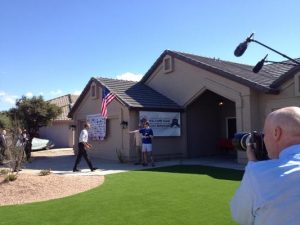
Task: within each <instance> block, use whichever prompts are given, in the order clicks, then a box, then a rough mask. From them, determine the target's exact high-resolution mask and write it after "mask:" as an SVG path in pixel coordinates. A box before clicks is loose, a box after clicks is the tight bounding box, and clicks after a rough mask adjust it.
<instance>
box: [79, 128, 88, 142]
mask: <svg viewBox="0 0 300 225" xmlns="http://www.w3.org/2000/svg"><path fill="white" fill-rule="evenodd" d="M88 139H89V134H88V131H87V129H83V130H82V131H81V132H80V135H79V143H80V142H88Z"/></svg>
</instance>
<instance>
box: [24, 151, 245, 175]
mask: <svg viewBox="0 0 300 225" xmlns="http://www.w3.org/2000/svg"><path fill="white" fill-rule="evenodd" d="M75 158H76V157H75V155H74V153H73V150H72V149H70V148H67V149H53V150H45V151H36V152H32V162H31V163H26V164H25V165H24V168H23V169H22V173H37V174H38V173H39V172H40V171H41V170H46V169H50V170H51V172H53V173H55V174H62V175H72V176H75V175H77V176H78V175H80V176H95V175H97V176H99V175H107V174H113V173H121V172H127V171H130V170H142V169H147V168H151V167H149V166H148V167H144V166H142V165H134V164H132V163H119V162H115V161H104V160H99V159H95V158H91V160H92V163H93V165H94V166H95V167H97V168H98V169H97V170H95V171H94V172H91V171H90V170H89V168H88V166H87V164H86V162H85V160H84V159H82V160H81V162H80V165H79V169H81V171H80V172H75V173H74V172H73V171H72V168H73V165H74V162H75ZM174 165H207V166H215V167H222V168H231V169H238V170H243V169H244V167H245V166H244V165H241V164H237V163H236V162H235V161H233V160H232V159H231V160H227V159H226V160H225V159H222V158H220V157H219V158H211V157H207V158H201V159H181V160H178V159H177V160H168V161H160V162H156V163H155V167H166V166H174Z"/></svg>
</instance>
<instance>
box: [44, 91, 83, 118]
mask: <svg viewBox="0 0 300 225" xmlns="http://www.w3.org/2000/svg"><path fill="white" fill-rule="evenodd" d="M78 97H79V96H78V95H71V94H67V95H64V96H60V97H57V98H54V99H50V100H48V101H47V102H49V103H50V104H54V105H57V106H58V107H60V108H61V109H62V113H61V114H60V115H59V116H58V117H57V118H55V120H69V119H70V118H68V114H69V112H70V111H71V108H72V106H73V105H74V103H75V102H76V100H77V98H78Z"/></svg>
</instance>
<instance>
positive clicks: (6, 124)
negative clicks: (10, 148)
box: [0, 112, 12, 129]
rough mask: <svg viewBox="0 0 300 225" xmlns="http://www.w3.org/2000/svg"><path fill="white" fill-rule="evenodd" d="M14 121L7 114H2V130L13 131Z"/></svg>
mask: <svg viewBox="0 0 300 225" xmlns="http://www.w3.org/2000/svg"><path fill="white" fill-rule="evenodd" d="M11 126H12V121H11V119H10V117H9V115H8V113H7V112H0V129H11Z"/></svg>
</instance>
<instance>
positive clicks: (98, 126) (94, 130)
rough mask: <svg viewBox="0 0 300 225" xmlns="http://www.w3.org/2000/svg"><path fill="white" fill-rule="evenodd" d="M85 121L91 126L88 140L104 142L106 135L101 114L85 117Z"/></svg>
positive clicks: (104, 120) (104, 123)
mask: <svg viewBox="0 0 300 225" xmlns="http://www.w3.org/2000/svg"><path fill="white" fill-rule="evenodd" d="M86 121H87V122H88V123H89V124H90V125H91V127H90V129H89V131H88V132H89V138H90V139H91V140H93V141H97V140H104V137H105V135H106V119H105V118H104V117H103V116H101V114H94V115H87V116H86Z"/></svg>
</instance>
